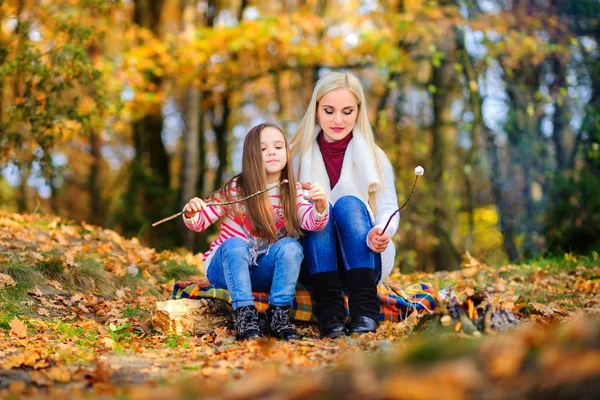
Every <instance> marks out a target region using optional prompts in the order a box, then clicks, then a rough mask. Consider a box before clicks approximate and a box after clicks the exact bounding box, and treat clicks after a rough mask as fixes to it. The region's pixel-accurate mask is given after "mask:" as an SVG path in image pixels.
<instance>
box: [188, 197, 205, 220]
mask: <svg viewBox="0 0 600 400" xmlns="http://www.w3.org/2000/svg"><path fill="white" fill-rule="evenodd" d="M204 209H206V203H205V202H204V201H203V200H202V199H200V198H198V197H194V198H193V199H191V200H190V201H188V203H187V204H186V205H185V207H184V208H183V213H184V215H185V217H186V218H187V219H190V218H192V217H193V216H194V215H196V213H199V212H200V211H203V210H204Z"/></svg>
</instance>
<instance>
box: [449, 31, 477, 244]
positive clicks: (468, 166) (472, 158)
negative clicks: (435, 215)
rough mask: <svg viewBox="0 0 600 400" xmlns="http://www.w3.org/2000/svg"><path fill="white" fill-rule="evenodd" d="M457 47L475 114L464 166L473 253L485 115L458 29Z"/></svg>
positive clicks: (462, 36)
mask: <svg viewBox="0 0 600 400" xmlns="http://www.w3.org/2000/svg"><path fill="white" fill-rule="evenodd" d="M455 36H456V45H457V49H458V52H459V54H460V56H461V59H462V65H463V72H464V77H465V82H466V84H467V87H468V89H469V102H470V104H471V112H472V113H473V127H472V129H471V147H470V148H469V150H468V151H467V154H466V157H465V164H464V166H463V176H464V179H465V190H466V197H467V207H466V208H467V214H468V221H469V234H468V236H467V240H466V243H465V250H466V251H468V252H471V251H472V246H473V236H474V234H475V192H474V190H473V182H472V174H473V170H474V168H475V166H476V165H475V164H477V163H478V160H477V159H476V157H477V154H478V151H477V146H478V145H479V141H480V140H481V128H482V126H483V124H484V121H483V115H482V112H481V104H482V99H481V96H480V95H479V85H478V82H477V80H478V76H477V73H476V72H475V70H474V67H473V60H472V59H471V56H470V55H469V53H468V51H467V49H466V47H465V44H464V43H465V41H464V34H463V32H462V31H460V30H459V29H458V28H456V29H455Z"/></svg>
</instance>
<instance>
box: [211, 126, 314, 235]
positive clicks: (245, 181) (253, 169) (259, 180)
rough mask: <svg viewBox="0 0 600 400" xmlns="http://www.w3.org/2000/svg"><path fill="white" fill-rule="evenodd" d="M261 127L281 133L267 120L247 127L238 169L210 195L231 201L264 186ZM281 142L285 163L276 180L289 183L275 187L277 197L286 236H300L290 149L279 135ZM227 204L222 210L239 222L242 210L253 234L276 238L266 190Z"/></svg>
mask: <svg viewBox="0 0 600 400" xmlns="http://www.w3.org/2000/svg"><path fill="white" fill-rule="evenodd" d="M265 128H274V129H277V130H278V131H280V132H282V131H281V129H280V128H279V127H278V126H277V125H274V124H270V123H263V124H259V125H256V126H255V127H254V128H252V129H250V132H248V134H247V135H246V138H245V139H244V150H243V152H242V172H241V173H240V174H238V175H236V176H234V177H233V178H231V180H230V181H229V182H227V184H225V186H223V187H222V188H221V189H219V190H218V191H217V192H215V193H214V194H213V196H214V197H215V198H223V199H224V201H231V200H235V198H242V197H246V196H249V195H251V194H253V193H256V192H258V191H260V190H263V189H265V188H266V187H267V174H266V171H265V165H264V162H263V158H262V151H261V149H262V146H261V141H260V134H261V132H262V131H263V130H264V129H265ZM282 135H283V132H282ZM283 141H284V143H285V152H286V157H287V162H286V165H285V167H284V168H283V169H282V170H281V175H280V177H279V180H283V179H287V180H288V181H289V182H288V183H287V184H283V185H281V186H280V187H279V195H280V196H281V207H282V210H283V216H284V219H285V227H286V230H287V232H288V235H289V236H291V237H296V238H297V237H299V236H301V235H302V228H301V225H300V220H299V219H298V213H297V211H296V206H297V203H296V202H297V198H296V179H295V178H294V173H293V168H292V166H291V160H292V158H291V155H290V148H289V146H288V141H287V138H286V137H285V135H283ZM234 182H235V189H236V194H235V196H233V194H232V190H231V189H232V185H233V183H234ZM228 207H229V208H228V209H226V210H225V211H226V212H227V213H228V214H229V215H231V216H232V217H237V218H238V219H239V220H240V221H243V214H244V213H246V215H247V216H248V220H249V221H250V226H251V227H252V233H253V234H254V235H256V236H258V237H260V238H263V239H267V240H270V241H276V240H277V235H276V234H277V232H276V230H275V221H274V220H273V208H272V206H271V202H270V201H269V193H268V192H267V193H263V194H260V195H258V196H254V197H251V198H249V199H248V200H245V201H244V202H243V203H237V204H234V205H231V206H228Z"/></svg>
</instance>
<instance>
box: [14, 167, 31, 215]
mask: <svg viewBox="0 0 600 400" xmlns="http://www.w3.org/2000/svg"><path fill="white" fill-rule="evenodd" d="M19 168H20V172H21V174H20V175H21V181H20V182H19V192H18V195H17V210H18V212H19V213H20V214H23V213H26V212H27V209H28V207H27V206H28V204H27V198H28V197H29V193H28V192H29V190H28V189H27V180H28V179H29V164H28V163H23V164H21V165H20V167H19Z"/></svg>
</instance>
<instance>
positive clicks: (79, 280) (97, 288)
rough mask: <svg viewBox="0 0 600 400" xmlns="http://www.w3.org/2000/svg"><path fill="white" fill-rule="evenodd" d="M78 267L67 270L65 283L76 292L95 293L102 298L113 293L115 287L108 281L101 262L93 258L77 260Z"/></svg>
mask: <svg viewBox="0 0 600 400" xmlns="http://www.w3.org/2000/svg"><path fill="white" fill-rule="evenodd" d="M77 263H78V265H77V266H75V267H72V268H69V273H68V275H67V277H66V278H67V281H68V283H69V285H71V286H72V287H73V288H75V289H77V290H81V291H84V290H88V291H94V292H97V293H98V294H100V295H103V296H110V295H113V294H114V293H115V290H116V286H115V285H114V283H113V282H112V281H111V280H110V279H109V277H108V272H107V271H106V269H105V268H104V265H102V263H101V262H99V261H97V260H96V259H94V258H86V259H82V260H77Z"/></svg>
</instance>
